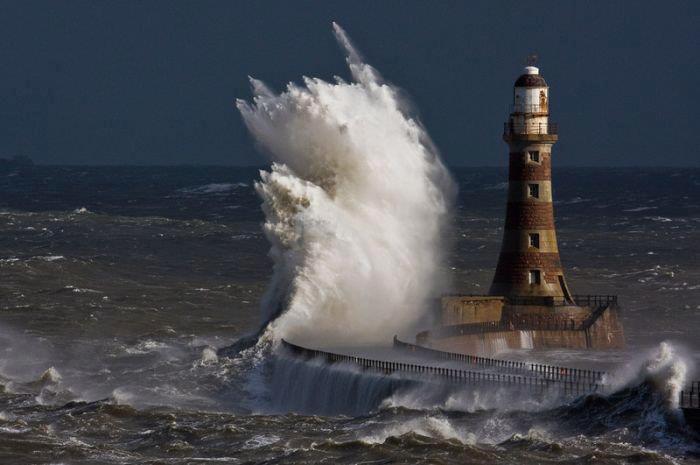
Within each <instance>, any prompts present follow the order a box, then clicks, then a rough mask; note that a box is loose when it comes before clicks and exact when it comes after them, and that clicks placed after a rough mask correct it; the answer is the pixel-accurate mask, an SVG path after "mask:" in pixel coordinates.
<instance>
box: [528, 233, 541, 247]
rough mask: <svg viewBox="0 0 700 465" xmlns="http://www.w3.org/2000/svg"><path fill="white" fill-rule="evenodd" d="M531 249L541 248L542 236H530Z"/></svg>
mask: <svg viewBox="0 0 700 465" xmlns="http://www.w3.org/2000/svg"><path fill="white" fill-rule="evenodd" d="M530 247H534V248H536V249H539V248H540V235H539V233H532V234H530Z"/></svg>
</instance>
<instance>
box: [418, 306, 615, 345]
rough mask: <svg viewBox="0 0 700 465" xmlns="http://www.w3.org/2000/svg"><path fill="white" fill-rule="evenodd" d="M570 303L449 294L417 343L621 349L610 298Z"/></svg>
mask: <svg viewBox="0 0 700 465" xmlns="http://www.w3.org/2000/svg"><path fill="white" fill-rule="evenodd" d="M574 301H576V302H584V303H585V305H572V304H571V303H568V302H556V301H553V300H551V299H550V300H542V301H533V300H532V299H528V300H519V299H508V298H505V297H496V296H448V297H444V298H443V299H442V302H441V306H440V309H441V311H440V318H439V320H440V323H439V324H438V325H437V326H436V327H434V328H432V329H431V330H429V331H423V332H421V333H419V334H418V335H417V336H416V343H417V344H419V345H422V346H425V347H430V348H433V349H437V350H442V351H448V352H458V353H465V354H484V355H489V354H494V353H498V352H500V351H503V350H507V349H552V348H568V349H620V348H623V347H624V345H625V339H624V331H623V329H622V324H621V323H620V320H619V318H618V307H617V299H616V298H615V297H614V296H574Z"/></svg>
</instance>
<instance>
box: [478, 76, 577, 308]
mask: <svg viewBox="0 0 700 465" xmlns="http://www.w3.org/2000/svg"><path fill="white" fill-rule="evenodd" d="M557 139H558V136H557V127H556V125H555V124H553V123H550V122H549V87H548V86H547V83H546V82H545V80H544V78H543V77H542V75H541V74H540V71H539V69H538V68H536V67H534V66H527V67H525V69H524V72H523V74H522V75H521V76H520V77H518V79H517V80H516V81H515V86H514V89H513V107H512V112H511V114H510V118H509V119H508V121H507V122H506V123H505V125H504V130H503V140H504V141H505V142H506V143H507V144H508V148H509V168H508V206H507V210H506V223H505V230H504V232H503V242H502V245H501V253H500V256H499V258H498V265H497V267H496V273H495V276H494V278H493V283H492V284H491V290H490V292H489V293H490V294H491V295H500V296H505V297H509V298H514V297H528V298H533V299H532V300H539V298H542V301H543V303H544V302H546V301H547V300H551V299H548V298H556V299H557V300H559V301H561V300H564V301H567V302H570V303H572V304H573V301H572V298H571V294H570V292H569V289H568V287H567V285H566V281H565V279H564V272H563V270H562V266H561V261H560V259H559V248H558V247H557V236H556V231H555V229H554V209H553V207H552V170H551V168H552V146H553V145H554V143H555V142H556V141H557Z"/></svg>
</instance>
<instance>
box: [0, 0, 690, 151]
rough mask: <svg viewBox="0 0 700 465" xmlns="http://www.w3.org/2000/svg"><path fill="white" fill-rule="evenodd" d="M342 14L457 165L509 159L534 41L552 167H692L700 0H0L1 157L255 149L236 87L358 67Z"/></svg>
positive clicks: (244, 91)
mask: <svg viewBox="0 0 700 465" xmlns="http://www.w3.org/2000/svg"><path fill="white" fill-rule="evenodd" d="M332 21H337V22H338V23H340V24H341V25H342V26H343V27H344V28H345V29H346V30H347V31H348V32H349V34H350V35H351V37H352V38H353V40H354V42H355V43H356V44H357V46H358V47H359V49H360V50H361V51H362V52H363V53H364V54H365V55H366V58H367V59H368V60H369V62H370V63H372V64H373V65H375V66H376V67H377V68H378V69H379V70H380V71H381V72H382V74H383V75H384V76H385V77H386V79H388V80H389V81H391V82H394V83H396V84H398V85H400V86H401V87H403V88H404V89H405V90H406V92H407V93H408V94H409V95H410V96H411V97H412V99H413V100H414V102H415V104H416V107H417V108H418V109H419V110H420V115H421V118H422V120H423V122H424V123H425V125H426V126H427V127H428V130H429V131H430V133H431V135H432V136H433V138H434V140H435V142H436V143H437V145H438V146H439V147H440V149H441V150H442V152H443V154H444V156H445V158H446V160H447V162H448V163H450V164H452V165H502V164H504V163H505V160H506V146H505V144H504V143H503V142H502V141H501V140H500V130H501V127H502V121H504V120H505V119H506V116H507V112H508V104H509V100H510V93H511V86H512V83H513V80H514V79H515V77H516V76H517V74H518V72H519V70H520V68H521V66H522V64H523V62H524V59H525V57H526V56H527V55H528V54H529V53H531V52H533V51H535V52H537V53H538V54H539V56H540V66H541V68H542V72H543V74H544V76H545V77H546V79H547V81H548V82H549V84H550V86H551V96H552V107H553V108H552V111H553V118H554V119H555V120H556V121H558V122H559V123H560V126H561V130H560V133H561V135H560V142H559V144H558V145H557V146H556V147H555V152H556V153H555V156H556V157H557V164H559V165H638V164H643V165H698V164H699V162H700V156H698V154H697V150H696V144H695V143H694V142H695V136H696V135H697V133H698V117H697V115H696V113H697V111H696V110H697V105H698V103H699V102H700V98H698V97H700V91H699V88H700V86H698V84H697V81H698V72H699V71H700V53H698V50H700V47H699V45H700V44H699V43H698V42H699V37H700V35H699V34H698V32H697V25H698V24H700V3H698V2H667V3H665V4H663V5H662V6H659V4H658V2H560V1H556V2H544V1H530V2H522V1H517V2H494V1H487V2H480V3H474V2H446V1H443V2H428V1H425V2H407V1H400V2H398V1H396V2H390V1H385V2H375V1H368V2H357V1H355V2H223V1H221V2H213V1H205V2H201V1H200V2H191V1H168V2H154V1H152V2H135V1H134V2H94V1H89V2H82V1H71V2H61V1H27V2H25V1H19V0H17V1H12V2H7V1H5V2H0V60H1V62H2V65H3V66H2V72H1V73H0V157H2V156H10V155H14V154H16V153H24V154H27V155H29V156H31V157H32V158H34V159H35V160H36V161H37V162H41V163H75V164H82V163H88V164H102V163H126V164H153V163H155V164H171V163H206V164H260V163H262V162H263V159H262V158H261V157H260V156H258V155H257V154H256V153H255V151H254V149H253V147H252V143H251V141H250V139H249V137H248V136H247V134H246V131H245V129H244V127H243V124H242V122H241V119H240V116H239V115H238V114H237V112H236V111H235V108H234V106H233V101H234V99H235V98H237V97H244V98H245V97H248V96H249V95H250V93H249V90H248V79H247V76H248V75H253V76H256V77H258V78H260V79H263V80H264V81H266V82H267V83H269V84H270V85H272V86H273V87H275V88H277V89H279V88H281V87H282V86H283V85H284V84H285V83H286V82H287V81H289V80H299V79H300V77H301V76H302V75H310V76H319V77H323V78H327V79H329V78H332V76H333V75H335V74H340V75H343V76H346V75H347V72H346V67H345V64H344V61H343V56H342V54H341V53H340V52H339V50H338V49H337V46H336V44H335V42H334V40H333V37H332V31H331V22H332Z"/></svg>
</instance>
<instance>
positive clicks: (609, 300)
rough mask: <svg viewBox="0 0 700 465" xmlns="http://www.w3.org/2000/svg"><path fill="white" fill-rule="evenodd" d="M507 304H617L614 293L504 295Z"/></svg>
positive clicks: (561, 305) (588, 305) (582, 305)
mask: <svg viewBox="0 0 700 465" xmlns="http://www.w3.org/2000/svg"><path fill="white" fill-rule="evenodd" d="M505 300H506V302H508V304H509V305H546V306H554V307H566V306H571V305H577V306H579V307H598V306H600V305H612V304H617V296H616V295H594V294H581V295H573V296H571V299H566V298H564V297H550V296H512V297H506V298H505Z"/></svg>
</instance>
